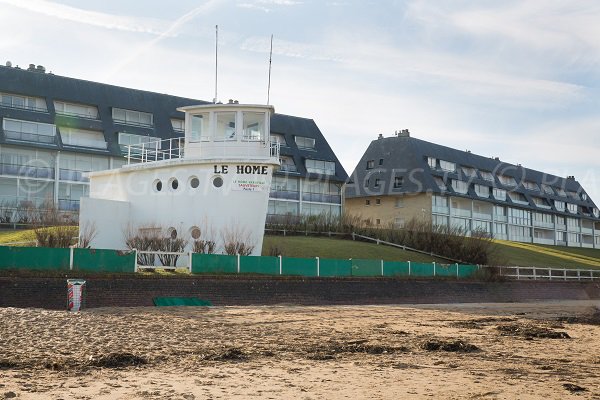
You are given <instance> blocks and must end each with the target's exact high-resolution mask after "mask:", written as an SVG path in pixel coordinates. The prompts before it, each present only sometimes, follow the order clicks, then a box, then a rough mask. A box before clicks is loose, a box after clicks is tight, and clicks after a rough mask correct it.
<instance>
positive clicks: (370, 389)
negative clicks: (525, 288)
mask: <svg viewBox="0 0 600 400" xmlns="http://www.w3.org/2000/svg"><path fill="white" fill-rule="evenodd" d="M598 307H600V302H591V301H578V302H560V303H528V304H467V305H464V304H463V305H429V306H323V307H300V306H268V307H211V308H191V307H179V308H110V309H92V310H86V311H83V312H79V313H68V312H66V311H48V310H40V309H16V308H4V309H0V399H2V398H19V399H187V400H190V399H231V398H239V399H242V398H243V399H247V398H266V399H409V398H436V399H437V398H443V399H516V398H519V399H540V398H544V399H569V398H577V399H600V325H599V324H600V314H599V313H598ZM552 337H554V338H552Z"/></svg>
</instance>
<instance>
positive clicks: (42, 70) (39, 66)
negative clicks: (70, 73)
mask: <svg viewBox="0 0 600 400" xmlns="http://www.w3.org/2000/svg"><path fill="white" fill-rule="evenodd" d="M36 69H37V72H41V73H42V74H44V73H46V68H45V67H44V66H43V65H38V66H37V67H36Z"/></svg>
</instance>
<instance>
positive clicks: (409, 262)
mask: <svg viewBox="0 0 600 400" xmlns="http://www.w3.org/2000/svg"><path fill="white" fill-rule="evenodd" d="M408 276H410V261H409V262H408Z"/></svg>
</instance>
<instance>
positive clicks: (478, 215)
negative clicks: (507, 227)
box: [473, 212, 492, 221]
mask: <svg viewBox="0 0 600 400" xmlns="http://www.w3.org/2000/svg"><path fill="white" fill-rule="evenodd" d="M473 218H475V219H483V220H485V221H490V220H491V219H492V216H491V215H490V214H482V213H478V212H473Z"/></svg>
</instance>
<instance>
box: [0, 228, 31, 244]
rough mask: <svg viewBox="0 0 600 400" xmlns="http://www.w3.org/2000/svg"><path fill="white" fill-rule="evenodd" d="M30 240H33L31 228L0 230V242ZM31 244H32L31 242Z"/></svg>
mask: <svg viewBox="0 0 600 400" xmlns="http://www.w3.org/2000/svg"><path fill="white" fill-rule="evenodd" d="M30 240H34V241H35V235H34V233H33V230H21V231H13V230H9V231H0V244H2V243H13V242H27V241H30ZM31 245H33V243H32V244H31ZM21 246H25V244H22V245H21Z"/></svg>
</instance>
